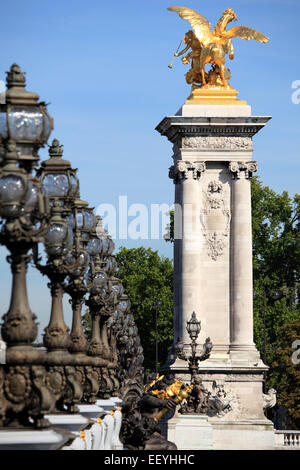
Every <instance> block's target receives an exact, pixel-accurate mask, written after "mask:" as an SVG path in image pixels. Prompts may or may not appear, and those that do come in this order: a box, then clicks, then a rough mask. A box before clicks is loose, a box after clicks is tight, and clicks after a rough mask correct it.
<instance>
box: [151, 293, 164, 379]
mask: <svg viewBox="0 0 300 470" xmlns="http://www.w3.org/2000/svg"><path fill="white" fill-rule="evenodd" d="M161 306H162V302H161V300H159V299H156V300H155V301H154V302H153V308H154V310H155V373H156V375H157V374H158V310H159V309H160V307H161Z"/></svg>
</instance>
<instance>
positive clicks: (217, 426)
mask: <svg viewBox="0 0 300 470" xmlns="http://www.w3.org/2000/svg"><path fill="white" fill-rule="evenodd" d="M211 425H212V435H213V449H214V450H274V449H275V432H274V428H273V425H272V423H271V422H270V421H268V420H267V419H266V420H261V421H251V420H245V421H226V422H225V421H224V422H219V423H216V422H214V423H211Z"/></svg>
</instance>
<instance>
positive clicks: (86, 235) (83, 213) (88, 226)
mask: <svg viewBox="0 0 300 470" xmlns="http://www.w3.org/2000/svg"><path fill="white" fill-rule="evenodd" d="M88 205H89V204H88V202H86V201H82V200H81V199H76V200H75V202H74V214H75V227H76V228H77V229H79V230H80V231H81V238H82V241H83V242H84V243H88V241H89V239H90V237H91V234H92V232H93V228H94V226H95V221H96V217H95V214H94V212H93V209H92V208H90V207H88Z"/></svg>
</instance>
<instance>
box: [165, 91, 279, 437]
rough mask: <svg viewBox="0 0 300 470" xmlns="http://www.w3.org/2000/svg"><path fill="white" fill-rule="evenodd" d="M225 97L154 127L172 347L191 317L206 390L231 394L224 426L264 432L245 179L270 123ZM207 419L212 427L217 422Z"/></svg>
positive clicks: (190, 105) (182, 365)
mask: <svg viewBox="0 0 300 470" xmlns="http://www.w3.org/2000/svg"><path fill="white" fill-rule="evenodd" d="M229 98H230V97H229ZM229 98H228V99H226V100H225V101H224V100H223V101H224V103H223V101H222V100H221V99H217V97H216V98H215V104H213V103H214V100H210V101H209V104H205V103H206V102H207V101H205V99H206V98H205V99H202V100H201V99H199V100H198V101H197V99H198V98H197V99H194V100H188V101H187V104H184V105H183V106H182V107H181V108H180V110H179V111H178V112H177V114H176V115H175V116H168V117H165V118H164V119H163V120H162V121H161V123H160V124H159V125H158V126H157V128H156V130H157V131H158V132H160V134H161V135H163V136H166V137H167V138H168V140H169V141H170V142H172V144H173V155H172V158H173V165H172V166H171V168H170V170H169V176H170V178H171V179H172V180H173V182H174V185H175V211H174V212H175V224H174V232H175V233H174V237H175V242H174V277H175V279H174V303H175V306H174V341H175V342H176V341H177V339H178V337H180V338H181V339H182V340H183V342H184V345H185V351H186V352H187V353H189V352H190V346H189V343H190V340H189V337H188V334H187V331H186V322H187V320H188V319H189V318H190V317H191V314H192V312H193V311H195V312H196V314H197V318H198V319H199V320H201V332H200V335H199V338H198V343H199V345H202V344H203V343H204V341H205V338H207V337H210V338H211V341H212V343H213V350H212V354H211V356H210V358H209V359H208V360H206V361H203V362H201V363H200V374H201V376H202V378H203V381H204V385H205V386H206V388H207V389H208V390H210V391H211V392H213V390H215V391H217V390H224V391H225V394H227V395H229V396H231V399H232V400H231V401H232V406H231V407H230V408H228V409H226V413H225V414H226V420H228V422H230V423H231V425H230V426H232V422H237V423H241V422H242V423H244V422H245V421H247V422H248V421H249V420H250V421H251V422H252V423H254V422H259V423H260V425H261V423H262V422H263V423H264V424H263V425H262V426H267V427H268V429H269V428H270V425H271V423H270V422H269V421H268V420H267V419H266V418H265V416H264V413H263V408H262V404H263V401H262V381H263V373H264V372H265V371H266V370H267V367H266V366H265V365H264V364H263V362H262V361H261V359H260V356H259V353H258V351H257V349H256V347H255V345H254V342H253V306H252V298H253V292H252V283H253V281H252V233H251V181H250V180H251V177H252V175H253V173H254V172H255V171H256V170H257V163H256V162H255V161H253V160H252V152H253V145H252V138H253V136H254V135H255V134H256V133H257V132H259V130H260V129H262V128H263V127H264V126H265V125H266V124H267V122H268V121H269V119H270V117H261V116H252V115H251V108H250V106H248V105H246V104H245V102H241V101H239V100H237V99H236V98H235V99H233V98H230V99H229ZM170 368H171V369H172V370H173V371H174V372H175V373H176V375H177V376H180V377H181V378H183V379H184V380H185V381H189V378H190V377H189V374H188V365H187V362H185V361H182V360H180V359H179V358H177V359H176V360H175V362H174V363H173V364H172V365H171V366H170ZM218 387H219V389H218ZM220 387H221V388H220ZM210 419H212V421H211V424H212V426H213V428H214V427H216V429H218V427H217V423H219V420H220V416H218V417H213V416H212V417H210ZM222 419H225V418H224V417H222ZM243 425H244V424H243ZM224 426H225V425H224ZM239 426H240V424H237V428H236V429H240V428H239ZM255 426H256V425H255ZM250 427H251V426H250ZM255 429H257V427H255ZM245 436H246V434H245ZM256 436H257V439H258V441H259V440H260V437H259V433H256ZM241 439H243V438H241ZM245 440H247V437H245ZM258 445H259V444H258Z"/></svg>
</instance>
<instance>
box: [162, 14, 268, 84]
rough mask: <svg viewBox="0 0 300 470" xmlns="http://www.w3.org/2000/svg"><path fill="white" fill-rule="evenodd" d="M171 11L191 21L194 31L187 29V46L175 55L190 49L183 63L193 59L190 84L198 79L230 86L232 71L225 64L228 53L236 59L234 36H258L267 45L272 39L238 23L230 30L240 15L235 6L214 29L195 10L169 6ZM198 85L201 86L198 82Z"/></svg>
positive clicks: (187, 77) (188, 75) (189, 75)
mask: <svg viewBox="0 0 300 470" xmlns="http://www.w3.org/2000/svg"><path fill="white" fill-rule="evenodd" d="M168 10H170V11H175V12H176V13H178V15H179V16H180V17H181V18H183V19H184V20H188V21H189V23H190V24H191V26H192V28H193V31H188V32H187V33H186V35H185V37H184V42H185V44H186V47H185V48H184V49H183V50H182V51H181V52H179V53H175V54H174V57H178V56H180V55H183V54H184V53H185V52H187V51H188V50H189V49H191V52H190V53H189V54H188V55H187V56H185V57H183V58H182V62H183V63H184V64H189V63H190V61H191V60H192V68H191V70H190V71H189V72H188V73H187V74H186V81H187V83H192V84H193V85H196V83H197V82H198V83H199V84H201V85H202V88H203V87H207V88H209V87H213V86H219V87H224V88H229V85H228V80H229V79H230V72H229V70H228V69H227V68H226V67H225V56H226V54H229V58H230V59H233V58H234V49H233V44H232V39H233V38H241V39H246V40H249V39H255V40H256V41H259V42H262V43H264V44H266V43H267V42H268V41H269V38H268V37H267V36H265V35H264V34H262V33H260V32H259V31H256V30H255V29H252V28H248V27H247V26H236V27H233V28H231V29H229V30H228V31H226V27H227V25H228V23H230V22H231V21H237V16H236V14H235V12H234V11H233V9H232V8H228V9H227V10H225V11H224V13H223V15H222V17H221V18H220V19H219V21H218V23H217V26H216V27H215V29H214V31H211V24H210V23H209V22H208V20H207V19H206V18H205V17H204V16H202V15H200V13H197V12H196V11H194V10H192V9H190V8H186V7H169V8H168ZM208 63H210V64H212V70H211V71H210V72H209V73H206V72H205V64H208ZM198 86H199V85H198Z"/></svg>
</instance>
